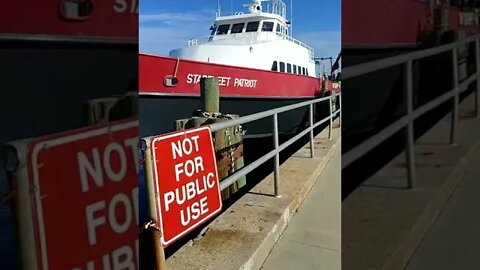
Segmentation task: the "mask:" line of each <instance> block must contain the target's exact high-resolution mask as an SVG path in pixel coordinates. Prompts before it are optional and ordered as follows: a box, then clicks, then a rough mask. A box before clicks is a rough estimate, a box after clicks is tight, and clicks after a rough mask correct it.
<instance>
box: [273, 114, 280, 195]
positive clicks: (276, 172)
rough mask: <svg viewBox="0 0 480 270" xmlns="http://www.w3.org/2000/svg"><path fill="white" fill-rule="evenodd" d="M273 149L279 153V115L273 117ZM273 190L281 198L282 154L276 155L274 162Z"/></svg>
mask: <svg viewBox="0 0 480 270" xmlns="http://www.w3.org/2000/svg"><path fill="white" fill-rule="evenodd" d="M273 147H274V149H275V150H277V151H278V114H274V115H273ZM273 178H274V179H273V190H274V195H275V197H280V194H279V193H280V192H279V182H280V153H278V152H277V153H275V158H274V161H273Z"/></svg>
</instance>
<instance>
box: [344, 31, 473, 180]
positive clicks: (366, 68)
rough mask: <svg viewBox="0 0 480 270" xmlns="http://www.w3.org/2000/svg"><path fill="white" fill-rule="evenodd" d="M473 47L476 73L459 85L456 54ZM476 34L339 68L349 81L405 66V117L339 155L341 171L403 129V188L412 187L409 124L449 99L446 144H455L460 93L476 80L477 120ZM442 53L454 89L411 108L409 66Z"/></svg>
mask: <svg viewBox="0 0 480 270" xmlns="http://www.w3.org/2000/svg"><path fill="white" fill-rule="evenodd" d="M472 42H473V43H474V44H475V57H476V61H475V62H476V71H475V73H474V74H472V75H471V76H470V77H468V78H467V79H465V80H464V81H463V82H462V83H461V84H460V83H459V81H458V51H459V50H460V49H462V47H464V46H467V45H469V44H471V43H472ZM479 45H480V35H478V36H473V37H469V38H466V39H464V40H461V41H457V42H454V43H451V44H447V45H442V46H438V47H435V48H431V49H426V50H421V51H416V52H412V53H407V54H403V55H399V56H394V57H389V58H385V59H381V60H376V61H372V62H369V63H364V64H359V65H355V66H352V67H346V68H344V69H343V74H342V75H343V79H344V80H345V79H350V78H354V77H357V76H360V75H364V74H367V73H371V72H374V71H377V70H381V69H386V68H388V67H392V66H396V65H405V74H406V75H405V81H406V87H405V94H406V95H405V96H406V115H404V116H403V117H401V118H400V119H399V120H397V121H396V122H394V123H392V124H391V125H389V126H388V127H386V128H384V129H382V130H381V131H379V132H378V133H376V134H375V135H374V136H372V137H370V138H369V139H367V140H365V141H364V142H362V143H361V144H359V145H357V146H356V147H354V148H353V149H351V150H350V151H348V152H347V153H345V154H344V155H342V168H346V167H348V166H349V165H350V164H352V163H353V162H355V161H357V160H358V159H360V158H361V157H363V156H364V155H365V154H367V153H368V152H369V151H371V150H373V149H374V148H375V147H377V146H379V145H380V144H381V143H382V142H384V141H386V140H387V139H388V138H390V137H391V136H393V135H394V134H396V133H397V132H399V131H400V130H401V129H403V128H405V127H406V128H407V129H406V131H407V132H406V141H407V145H406V164H407V187H408V188H412V187H414V186H415V181H416V179H415V178H416V173H415V155H414V153H415V152H414V144H415V138H414V127H413V122H414V120H415V119H417V118H418V117H420V116H422V115H424V114H425V113H427V112H429V111H431V110H432V109H434V108H437V107H438V106H440V105H441V104H443V103H444V102H446V101H448V100H450V99H453V110H452V122H451V132H450V143H451V144H455V142H456V135H457V128H458V121H459V102H460V94H461V93H462V92H464V91H465V90H467V89H468V86H469V85H470V84H471V83H473V82H474V81H477V88H476V99H475V111H476V116H477V117H480V108H479V104H480V83H479V82H480V72H479V71H480V47H479ZM445 52H451V53H452V65H453V69H452V70H453V74H452V76H453V82H454V87H453V89H452V90H450V91H448V92H447V93H445V94H443V95H441V96H439V97H437V98H435V99H434V100H431V101H429V102H428V103H426V104H424V105H422V106H420V107H418V108H416V109H415V110H414V108H413V71H412V63H413V61H415V60H419V59H422V58H426V57H429V56H434V55H438V54H441V53H445Z"/></svg>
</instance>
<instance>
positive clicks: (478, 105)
mask: <svg viewBox="0 0 480 270" xmlns="http://www.w3.org/2000/svg"><path fill="white" fill-rule="evenodd" d="M475 63H476V71H477V90H476V91H475V112H476V114H477V118H480V38H477V39H476V40H475Z"/></svg>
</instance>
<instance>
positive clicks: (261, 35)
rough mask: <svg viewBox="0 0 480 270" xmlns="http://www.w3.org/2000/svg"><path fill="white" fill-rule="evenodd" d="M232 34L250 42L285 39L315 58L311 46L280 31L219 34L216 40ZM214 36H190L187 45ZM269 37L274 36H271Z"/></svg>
mask: <svg viewBox="0 0 480 270" xmlns="http://www.w3.org/2000/svg"><path fill="white" fill-rule="evenodd" d="M270 34H271V35H270ZM273 34H275V35H273ZM233 35H240V36H245V40H249V42H250V43H251V42H253V41H271V40H287V41H290V42H293V43H295V44H297V45H299V46H301V47H303V48H305V49H306V50H307V51H308V55H309V57H310V59H311V60H313V59H314V58H315V53H314V50H313V48H312V47H310V46H308V45H307V44H305V43H303V42H301V41H300V40H298V39H295V38H293V37H292V36H290V35H287V34H284V33H280V32H261V31H260V32H249V33H245V32H244V33H235V34H225V35H220V36H219V37H222V39H218V40H226V39H228V38H225V39H223V37H228V36H233ZM254 35H256V39H254ZM214 37H215V36H213V35H210V36H202V37H198V38H191V39H189V40H188V41H187V47H191V46H197V45H202V44H206V43H209V42H211V41H214ZM247 37H249V38H250V39H248V38H247ZM271 37H274V38H271Z"/></svg>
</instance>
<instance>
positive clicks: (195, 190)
mask: <svg viewBox="0 0 480 270" xmlns="http://www.w3.org/2000/svg"><path fill="white" fill-rule="evenodd" d="M151 149H152V158H153V161H154V164H153V176H154V179H153V180H154V181H155V194H157V196H156V204H157V205H156V208H157V216H158V217H159V219H160V220H159V221H160V226H161V228H162V232H163V239H162V244H163V245H164V246H165V247H166V246H168V245H169V244H170V243H172V242H174V241H175V240H177V239H178V238H180V237H181V236H183V235H185V234H186V233H188V232H189V231H191V230H193V229H194V228H196V227H197V226H198V225H200V224H201V223H203V222H204V221H206V220H207V219H209V218H211V217H212V216H214V215H215V214H217V213H218V212H219V211H220V210H221V209H222V198H221V195H220V185H219V183H218V173H217V165H216V160H215V150H214V148H213V142H212V134H211V132H210V129H209V128H208V127H201V128H197V129H191V130H187V131H185V132H178V133H173V134H167V135H162V136H159V137H156V138H154V139H153V140H152V146H151Z"/></svg>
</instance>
